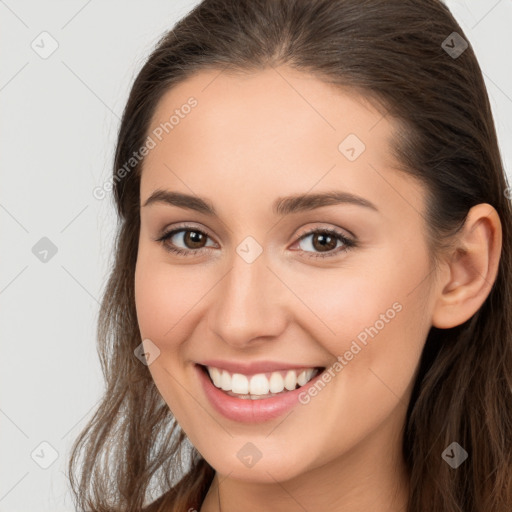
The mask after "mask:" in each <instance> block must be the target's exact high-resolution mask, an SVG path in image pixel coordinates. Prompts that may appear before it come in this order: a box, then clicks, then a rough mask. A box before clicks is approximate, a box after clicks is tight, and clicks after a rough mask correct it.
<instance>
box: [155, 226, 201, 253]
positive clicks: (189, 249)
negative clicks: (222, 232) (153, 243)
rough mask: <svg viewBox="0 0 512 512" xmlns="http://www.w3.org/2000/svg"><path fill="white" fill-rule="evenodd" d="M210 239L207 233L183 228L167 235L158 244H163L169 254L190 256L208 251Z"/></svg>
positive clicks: (159, 239) (158, 240)
mask: <svg viewBox="0 0 512 512" xmlns="http://www.w3.org/2000/svg"><path fill="white" fill-rule="evenodd" d="M208 238H209V236H208V235H207V234H206V233H204V232H203V231H201V230H199V229H197V228H192V227H190V228H186V227H182V228H180V229H174V230H172V231H169V232H168V233H165V234H164V235H162V236H161V237H160V238H158V239H157V242H161V243H162V244H163V246H164V248H165V249H166V250H167V251H169V252H172V253H176V254H181V255H185V256H189V255H193V254H197V253H200V252H202V251H203V249H208V246H206V243H207V240H208Z"/></svg>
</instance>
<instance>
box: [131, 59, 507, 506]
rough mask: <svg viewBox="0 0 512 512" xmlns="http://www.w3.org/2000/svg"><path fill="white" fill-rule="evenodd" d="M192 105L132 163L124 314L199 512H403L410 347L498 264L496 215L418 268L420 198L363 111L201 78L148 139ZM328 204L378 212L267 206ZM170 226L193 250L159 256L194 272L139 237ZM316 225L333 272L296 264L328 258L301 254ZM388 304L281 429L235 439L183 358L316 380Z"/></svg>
mask: <svg viewBox="0 0 512 512" xmlns="http://www.w3.org/2000/svg"><path fill="white" fill-rule="evenodd" d="M270 92H271V93H270ZM190 96H194V97H195V98H196V99H197V101H198V105H197V106H196V107H195V108H194V109H193V110H192V111H191V112H190V113H189V114H188V115H187V116H184V118H183V119H180V122H179V124H178V125H176V126H175V127H174V128H173V129H172V130H171V131H169V133H168V134H167V135H166V136H165V137H163V138H162V141H159V142H158V144H157V145H156V147H155V148H154V149H152V150H151V151H150V152H149V154H148V155H147V156H146V159H145V161H144V166H143V171H142V177H141V188H140V196H141V229H140V239H139V251H138V257H137V265H136V273H135V299H136V308H137V315H138V321H139V327H140V331H141V335H142V339H150V340H151V342H152V343H153V344H154V345H155V346H157V347H158V349H159V350H160V354H159V355H158V357H157V358H156V359H155V360H154V362H153V363H152V364H150V365H149V370H150V372H151V375H152V377H153V379H154V382H155V384H156V386H157V388H158V390H159V392H160V393H161V395H162V397H163V398H164V400H165V401H166V403H167V404H168V405H169V407H170V409H171V411H172V413H173V414H174V415H175V417H176V419H177V420H178V422H179V424H180V425H181V427H182V428H183V430H184V431H185V432H186V434H187V436H188V437H189V439H190V440H191V442H192V443H193V445H194V446H195V447H196V448H197V449H198V451H199V452H200V453H201V454H202V456H203V457H204V458H205V459H206V460H207V461H208V462H209V464H210V465H211V466H212V467H214V468H215V470H216V475H215V478H214V481H213V483H212V486H211V487H210V490H209V493H208V495H207V497H206V499H205V501H204V503H203V505H202V507H201V509H200V510H201V512H213V511H218V510H220V508H219V495H218V487H219V484H220V503H221V506H222V511H223V512H234V511H236V510H244V511H246V512H252V511H261V510H273V511H276V512H291V511H298V510H323V511H326V512H330V511H343V512H355V511H358V512H359V511H363V510H365V511H366V510H373V511H375V512H384V511H386V512H389V511H399V510H404V509H405V508H404V507H405V505H406V500H407V493H408V492H409V485H408V476H407V474H406V472H405V469H404V463H403V460H402V457H401V435H402V428H403V424H404V419H405V414H406V407H407V404H408V401H409V397H410V393H411V390H412V386H413V383H414V378H415V375H416V371H417V368H418V363H419V359H420V355H421V351H422V349H423V346H424V343H425V340H426V336H427V334H428V331H429V329H430V327H431V326H432V325H435V326H436V327H440V328H448V327H452V326H455V325H459V324H460V323H462V322H464V321H465V320H467V319H468V318H470V317H471V316H472V315H473V314H474V313H475V312H476V311H477V310H478V309H479V308H480V306H481V305H482V303H483V302H484V300H485V298H486V297H487V295H488V294H489V291H490V289H491V285H492V283H493V282H494V280H495V277H496V273H497V266H498V261H499V253H500V250H501V224H500V221H499V217H498V215H497V213H496V211H495V210H494V208H493V207H492V206H490V205H488V204H481V205H478V206H475V207H474V208H473V209H472V210H471V211H470V213H469V215H468V220H467V222H466V225H465V228H464V231H463V233H461V235H460V237H459V239H457V241H456V246H454V249H453V251H451V252H449V253H447V254H446V255H444V256H443V260H442V263H441V265H440V266H439V268H438V269H437V270H436V271H434V270H433V269H432V268H430V266H429V258H428V256H429V250H428V247H427V244H426V236H425V233H426V226H425V217H424V211H425V201H424V200H425V190H424V189H423V187H422V186H421V185H420V184H419V183H418V182H416V181H415V180H414V179H412V178H411V177H409V176H407V175H405V174H404V173H401V172H399V171H397V170H396V168H395V167H396V164H395V163H394V162H393V161H392V159H391V156H390V149H389V142H390V140H391V137H392V135H393V129H394V125H393V122H392V120H391V119H390V118H389V117H384V116H383V114H382V112H381V111H379V110H376V109H375V108H374V107H373V106H371V105H370V103H368V102H367V101H366V100H365V99H364V98H363V97H361V96H358V95H356V94H355V93H354V92H349V91H345V90H344V91H342V90H340V89H335V88H334V87H333V86H331V85H328V84H326V83H323V82H321V81H320V80H319V79H317V78H315V77H314V76H311V75H308V74H304V73H300V72H298V71H294V70H292V69H290V68H288V67H284V66H282V67H279V68H275V69H273V68H268V69H265V70H262V71H258V72H254V73H246V74H243V75H242V74H227V73H226V72H220V71H218V70H211V71H203V72H200V73H198V74H196V75H194V76H192V77H190V78H189V79H187V80H186V81H184V82H182V83H180V84H179V85H177V86H175V87H174V88H173V89H171V90H169V91H168V92H167V93H166V94H165V95H164V97H163V98H162V100H161V101H160V103H159V105H158V107H157V110H156V112H155V115H154V117H153V120H152V123H151V128H150V131H151V130H153V129H155V128H156V127H158V125H159V124H160V123H162V122H165V121H166V120H168V119H169V116H170V115H171V114H172V112H173V111H174V110H175V109H176V108H180V106H181V105H183V104H184V103H186V102H187V99H188V98H189V97H190ZM148 133H150V132H148ZM351 133H352V134H356V135H357V137H358V138H359V139H360V140H361V141H363V143H364V144H365V146H366V149H365V150H364V151H363V152H362V153H361V154H360V156H359V157H358V158H356V159H355V160H354V161H349V160H348V159H347V158H346V157H345V156H344V155H343V154H342V153H341V152H340V151H339V149H338V145H339V144H340V142H342V141H343V140H344V139H345V137H347V135H348V134H351ZM157 188H161V189H166V190H172V191H178V192H183V193H188V194H192V195H197V196H200V197H202V198H205V199H206V200H207V201H208V202H209V203H211V204H212V205H213V206H214V207H215V209H216V210H217V212H218V217H209V216H207V215H205V214H203V213H199V212H196V211H193V210H190V209H185V208H180V207H177V206H174V205H169V204H164V203H152V204H151V205H148V206H142V205H144V203H145V201H146V199H147V198H148V197H149V196H150V195H151V194H152V192H153V191H154V190H155V189H157ZM331 190H337V191H347V192H351V193H353V194H356V195H358V196H360V197H363V198H365V199H367V200H368V201H371V202H372V203H373V204H374V205H375V206H376V207H377V209H378V211H373V210H371V209H368V208H365V207H362V206H358V205H354V204H336V205H330V206H323V207H321V208H318V209H316V210H311V211H303V212H299V213H293V214H290V215H288V216H285V217H279V216H277V215H275V214H274V213H273V212H272V210H271V205H272V203H273V201H274V200H275V199H276V198H278V197H283V196H288V195H293V194H304V193H308V194H313V193H320V192H325V191H331ZM183 222H187V223H191V224H193V226H192V228H189V229H191V230H192V232H193V231H194V228H195V229H199V230H201V231H203V232H205V233H206V234H207V235H208V237H209V238H206V239H205V241H204V242H203V244H202V246H206V249H202V251H201V252H200V253H197V251H198V249H197V248H194V247H200V246H201V244H199V245H195V246H194V245H190V243H189V244H188V245H186V243H187V242H186V239H184V237H183V234H187V233H188V234H189V235H190V231H189V232H185V233H184V232H181V233H178V234H176V235H175V236H174V237H173V238H172V239H171V240H168V241H167V244H168V245H171V244H172V243H174V244H175V245H176V246H178V247H179V248H181V249H184V250H187V249H188V250H189V251H191V255H190V256H182V255H175V254H172V253H170V252H168V251H167V250H166V249H165V246H164V245H163V244H162V242H157V241H155V239H156V238H158V237H159V236H161V235H162V234H163V233H164V232H165V231H169V230H170V229H171V228H172V227H174V226H178V225H179V224H180V223H183ZM312 228H317V229H321V228H323V229H333V228H334V229H338V230H339V231H341V232H342V233H343V234H344V235H345V236H347V237H349V238H354V237H355V239H356V240H357V242H358V246H357V247H353V248H350V249H348V250H347V251H341V252H340V250H339V247H343V243H342V242H341V241H340V242H338V243H337V244H335V245H334V244H333V245H334V247H335V248H332V247H333V246H329V247H330V248H328V249H327V252H329V251H330V253H331V254H332V256H331V257H327V258H314V257H308V256H311V255H315V254H322V253H325V252H322V248H321V246H320V244H318V243H316V244H315V243H314V242H315V240H318V237H316V236H315V235H308V236H306V237H304V238H302V241H300V240H301V236H302V234H303V233H305V232H306V231H307V230H309V229H312ZM192 234H194V233H192ZM351 235H354V236H353V237H351ZM247 236H251V237H253V238H254V239H255V240H256V241H257V243H258V244H259V245H260V246H261V248H262V249H263V252H262V254H261V255H260V256H259V257H258V258H257V259H256V260H255V261H254V262H252V263H247V262H246V261H245V260H244V259H242V258H241V257H240V256H239V255H238V254H237V252H236V248H237V246H238V245H239V244H240V243H241V242H242V241H243V240H244V239H245V238H246V237H247ZM461 248H462V249H464V252H461V251H460V250H459V249H461ZM193 251H196V253H194V254H192V252H193ZM324 251H326V250H325V249H324ZM336 251H338V252H336ZM394 303H398V304H400V305H401V310H400V312H397V313H396V314H395V315H394V318H393V319H391V320H389V321H388V322H386V323H385V326H384V327H383V328H381V329H380V330H379V331H378V333H377V334H376V335H375V336H374V337H373V338H371V337H369V338H368V342H367V345H366V346H363V345H362V344H361V343H360V345H362V347H363V348H362V349H361V350H360V352H358V353H357V355H356V356H354V357H353V359H352V360H351V361H349V362H348V363H347V364H346V365H345V366H344V367H343V369H342V371H340V372H338V373H337V374H336V377H334V378H333V379H332V380H331V382H330V383H328V385H326V386H325V388H324V389H322V390H321V391H320V392H319V393H318V394H317V395H316V396H315V397H314V398H312V399H311V401H310V402H309V403H308V404H306V405H300V404H299V405H297V406H296V407H294V409H293V410H292V411H291V413H289V414H288V415H286V414H285V415H283V416H282V417H280V418H278V419H276V420H271V421H268V422H264V423H258V424H241V423H237V422H234V421H231V420H228V419H226V418H224V417H223V416H221V415H220V414H218V413H217V412H216V411H215V410H214V409H213V408H212V406H211V405H210V403H209V402H208V400H207V398H206V396H205V395H204V393H203V390H202V388H201V386H200V382H199V380H198V378H197V376H196V373H195V370H194V363H195V362H198V361H202V360H206V359H211V358H218V359H225V360H244V361H245V360H246V361H255V360H262V359H264V360H276V361H287V362H290V363H297V366H303V365H306V366H324V367H329V366H331V365H332V363H334V362H335V361H336V358H337V356H339V355H341V356H343V354H345V353H346V352H347V350H349V349H350V347H351V343H352V342H353V341H354V340H356V339H357V336H358V334H360V333H361V332H362V331H364V330H365V328H368V327H370V326H374V325H375V324H376V321H377V320H379V318H381V315H382V314H386V311H388V310H389V309H390V308H392V305H393V304H394ZM247 442H251V443H253V444H254V445H255V446H256V447H257V448H258V450H259V451H260V452H261V454H262V456H261V459H260V460H259V461H258V462H257V463H256V464H255V465H254V466H252V467H247V466H245V465H244V464H242V463H241V461H240V460H239V459H238V457H237V452H238V451H239V450H240V449H241V448H242V446H244V445H245V444H246V443H247Z"/></svg>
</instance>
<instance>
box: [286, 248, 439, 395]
mask: <svg viewBox="0 0 512 512" xmlns="http://www.w3.org/2000/svg"><path fill="white" fill-rule="evenodd" d="M418 246H420V249H419V250H414V251H411V252H408V253H407V254H404V252H403V247H402V248H401V247H400V246H399V245H397V246H395V248H396V250H394V249H393V247H391V246H390V247H388V248H387V249H386V250H385V251H381V252H380V254H376V253H374V254H373V255H372V257H371V260H372V261H371V262H370V261H365V262H362V263H361V265H363V267H364V271H362V270H361V268H359V264H358V268H357V269H356V268H347V267H345V268H340V269H338V270H336V269H329V270H328V271H326V272H324V273H320V272H317V273H316V276H315V279H312V278H311V275H306V274H304V273H300V274H299V273H298V272H297V273H296V274H295V275H294V276H293V281H291V279H292V276H291V275H289V276H288V277H287V278H288V280H289V281H290V282H294V284H295V288H294V293H296V294H297V296H298V297H301V298H302V300H303V302H304V304H305V305H306V306H307V307H306V308H304V307H302V306H301V307H300V310H301V312H302V313H301V314H300V315H299V314H298V315H296V316H295V317H294V318H295V319H296V321H297V322H298V323H300V324H301V326H302V328H303V330H304V331H305V332H309V333H311V334H312V335H313V337H314V339H316V340H318V341H319V342H320V343H321V344H322V345H323V346H324V348H325V349H326V350H327V351H328V352H329V353H330V354H331V355H332V356H333V361H334V360H335V358H338V356H341V357H342V358H343V362H342V364H343V365H344V367H343V371H344V373H350V374H352V377H351V379H352V378H353V379H354V381H353V382H356V381H360V382H361V383H364V382H365V380H366V381H367V379H368V371H370V369H374V370H375V373H377V371H378V370H379V371H381V373H382V374H383V375H384V376H385V377H386V378H389V379H390V380H392V381H394V382H395V383H399V387H400V388H404V385H406V384H407V382H406V381H407V380H408V379H409V378H410V377H411V376H412V374H413V372H414V370H415V368H416V366H417V363H418V361H419V357H420V355H421V350H422V348H423V345H424V342H425V339H426V336H427V334H428V330H429V328H430V323H429V316H428V313H429V305H428V290H427V289H426V288H427V284H428V280H426V279H424V277H426V276H427V275H428V258H427V256H428V255H427V253H426V252H421V244H418ZM406 252H407V251H406ZM397 261H399V262H400V264H397V263H396V262H397ZM347 266H348V263H347ZM338 360H339V358H338ZM363 368H364V370H365V371H362V369H363ZM366 370H368V371H366Z"/></svg>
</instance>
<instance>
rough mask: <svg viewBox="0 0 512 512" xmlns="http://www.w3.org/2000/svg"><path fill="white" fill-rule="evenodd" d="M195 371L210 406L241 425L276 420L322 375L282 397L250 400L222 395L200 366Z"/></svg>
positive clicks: (295, 403)
mask: <svg viewBox="0 0 512 512" xmlns="http://www.w3.org/2000/svg"><path fill="white" fill-rule="evenodd" d="M196 371H197V372H198V374H199V379H200V380H201V384H202V386H203V389H204V392H205V393H206V396H207V397H208V399H209V400H210V403H211V404H212V406H213V407H214V408H215V409H216V410H217V411H218V412H219V413H221V414H222V415H223V416H225V417H226V418H228V419H230V420H233V421H238V422H241V423H261V422H264V421H268V420H272V419H274V418H278V417H279V416H281V415H282V414H284V413H285V412H286V411H288V410H289V409H292V408H293V407H294V406H295V405H297V404H300V402H299V395H300V394H301V393H303V392H306V393H307V390H308V388H309V387H311V386H313V385H314V383H315V382H316V380H318V379H319V378H321V375H322V372H320V373H319V374H318V375H316V376H315V377H313V379H311V380H310V381H309V382H308V383H307V384H305V385H304V386H302V387H300V388H297V389H295V390H293V391H288V392H286V393H283V394H282V395H279V396H274V397H270V398H260V399H257V400H252V399H250V398H247V399H245V398H235V397H233V396H229V395H227V394H226V393H224V391H222V390H221V389H219V388H217V387H216V386H214V385H213V382H212V381H211V380H210V378H209V376H208V375H207V374H206V372H205V371H204V369H203V367H201V366H200V365H197V364H196Z"/></svg>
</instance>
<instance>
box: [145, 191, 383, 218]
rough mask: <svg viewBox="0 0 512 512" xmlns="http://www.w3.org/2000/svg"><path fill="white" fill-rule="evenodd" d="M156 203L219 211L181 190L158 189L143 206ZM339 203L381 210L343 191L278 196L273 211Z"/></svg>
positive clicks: (282, 212) (280, 212)
mask: <svg viewBox="0 0 512 512" xmlns="http://www.w3.org/2000/svg"><path fill="white" fill-rule="evenodd" d="M154 203H163V204H169V205H172V206H177V207H179V208H186V209H188V210H194V211H197V212H199V213H203V214H205V215H208V216H217V211H216V210H215V208H214V206H213V205H212V204H211V203H210V202H209V201H207V200H206V199H203V198H201V197H198V196H193V195H189V194H183V193H181V192H172V191H170V190H162V189H157V190H155V191H154V192H153V193H152V194H151V195H150V196H149V197H148V199H147V200H146V202H145V203H144V205H143V207H145V206H149V205H151V204H154ZM339 204H354V205H357V206H363V207H365V208H369V209H371V210H374V211H376V212H378V211H379V210H378V208H377V207H376V206H375V205H374V204H373V203H372V202H370V201H368V200H367V199H364V198H363V197H360V196H356V195H354V194H351V193H350V192H341V191H331V192H323V193H318V194H299V195H293V196H288V197H278V198H277V199H276V200H275V201H274V203H273V205H272V211H273V213H274V214H276V215H280V216H284V215H290V214H292V213H298V212H303V211H309V210H314V209H316V208H321V207H323V206H332V205H339Z"/></svg>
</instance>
